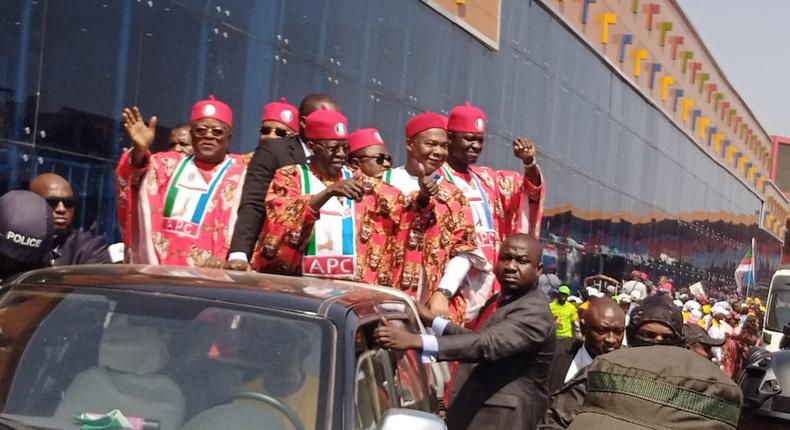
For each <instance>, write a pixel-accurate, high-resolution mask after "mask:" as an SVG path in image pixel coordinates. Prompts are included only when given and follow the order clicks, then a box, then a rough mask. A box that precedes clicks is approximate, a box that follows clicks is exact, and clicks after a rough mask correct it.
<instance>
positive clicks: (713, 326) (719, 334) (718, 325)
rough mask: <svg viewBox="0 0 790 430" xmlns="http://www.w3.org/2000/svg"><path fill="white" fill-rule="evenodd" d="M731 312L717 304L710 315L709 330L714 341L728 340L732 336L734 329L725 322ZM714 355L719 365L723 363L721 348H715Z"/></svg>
mask: <svg viewBox="0 0 790 430" xmlns="http://www.w3.org/2000/svg"><path fill="white" fill-rule="evenodd" d="M729 313H730V311H729V310H728V309H727V308H726V307H725V306H724V305H723V304H722V303H721V302H719V303H716V304H715V305H714V306H713V307H712V308H711V310H710V314H711V316H712V318H711V321H710V328H709V329H708V335H709V336H710V337H712V338H713V339H724V340H727V338H728V337H729V336H731V335H732V332H733V328H732V326H731V325H729V324H728V323H727V321H725V318H727V315H729ZM713 355H714V356H715V358H716V361H717V362H718V363H721V360H722V349H721V347H716V348H713Z"/></svg>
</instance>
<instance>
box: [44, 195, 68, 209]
mask: <svg viewBox="0 0 790 430" xmlns="http://www.w3.org/2000/svg"><path fill="white" fill-rule="evenodd" d="M44 200H46V201H47V203H48V204H49V207H51V208H52V209H53V210H54V209H57V208H58V205H59V204H61V203H63V207H65V208H66V209H71V208H73V207H74V198H73V197H65V198H59V197H47V198H46V199H44Z"/></svg>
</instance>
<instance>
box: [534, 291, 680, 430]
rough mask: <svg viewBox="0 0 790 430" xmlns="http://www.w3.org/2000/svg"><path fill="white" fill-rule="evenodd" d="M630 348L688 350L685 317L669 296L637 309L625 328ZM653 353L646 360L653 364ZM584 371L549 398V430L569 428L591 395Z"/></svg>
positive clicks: (652, 299)
mask: <svg viewBox="0 0 790 430" xmlns="http://www.w3.org/2000/svg"><path fill="white" fill-rule="evenodd" d="M625 336H626V339H627V341H628V346H629V347H630V348H628V349H636V348H641V347H647V346H655V345H659V346H672V347H678V348H684V347H685V346H686V345H685V338H684V336H683V316H682V315H681V314H680V309H679V308H678V307H676V306H675V305H674V304H673V303H672V302H671V301H670V300H668V298H667V297H665V296H651V297H647V298H645V299H644V300H642V302H641V304H640V305H639V306H637V307H636V308H634V309H633V311H632V312H631V315H630V318H629V319H628V324H627V325H626V328H625ZM648 357H650V356H649V354H644V355H643V356H642V359H643V360H646V361H652V360H651V359H650V358H648ZM589 369H590V367H589V366H588V367H585V368H583V369H581V370H580V371H579V372H578V373H577V375H576V377H574V378H573V379H571V380H569V381H567V382H566V383H565V385H563V386H562V387H561V388H560V389H559V390H557V391H555V392H554V394H552V395H551V397H550V398H549V409H548V410H547V411H546V414H545V415H544V417H543V421H542V424H543V425H544V427H539V428H545V429H565V428H568V426H569V425H570V424H571V422H572V421H573V420H574V418H575V417H576V414H577V413H579V411H580V410H581V409H580V408H581V405H582V403H583V402H584V399H585V396H586V395H587V373H588V371H589Z"/></svg>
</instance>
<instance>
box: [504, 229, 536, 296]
mask: <svg viewBox="0 0 790 430" xmlns="http://www.w3.org/2000/svg"><path fill="white" fill-rule="evenodd" d="M542 258H543V248H542V247H541V245H540V241H538V240H537V239H535V238H534V237H532V236H530V235H528V234H523V233H519V234H515V235H513V236H510V237H508V238H507V239H505V241H504V242H503V243H502V246H501V247H500V249H499V257H498V259H497V262H496V265H495V266H494V273H495V274H496V277H497V280H499V284H500V286H501V287H502V291H504V292H505V293H507V294H524V293H526V292H527V291H530V290H531V289H532V288H535V287H536V285H537V281H538V276H540V273H541V271H542V270H543V263H542V262H541V260H542Z"/></svg>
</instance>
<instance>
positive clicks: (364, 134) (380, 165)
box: [348, 128, 392, 179]
mask: <svg viewBox="0 0 790 430" xmlns="http://www.w3.org/2000/svg"><path fill="white" fill-rule="evenodd" d="M348 150H349V154H348V164H350V165H351V166H353V167H355V168H357V169H359V170H360V171H361V172H362V173H364V174H366V175H368V176H370V177H371V178H379V179H381V177H382V176H384V172H386V171H387V170H389V169H390V168H391V167H392V156H391V155H390V152H389V150H388V149H387V146H386V145H385V144H384V139H382V138H381V133H379V131H378V130H376V129H375V128H363V129H360V130H356V131H355V132H353V133H351V134H350V135H348Z"/></svg>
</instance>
